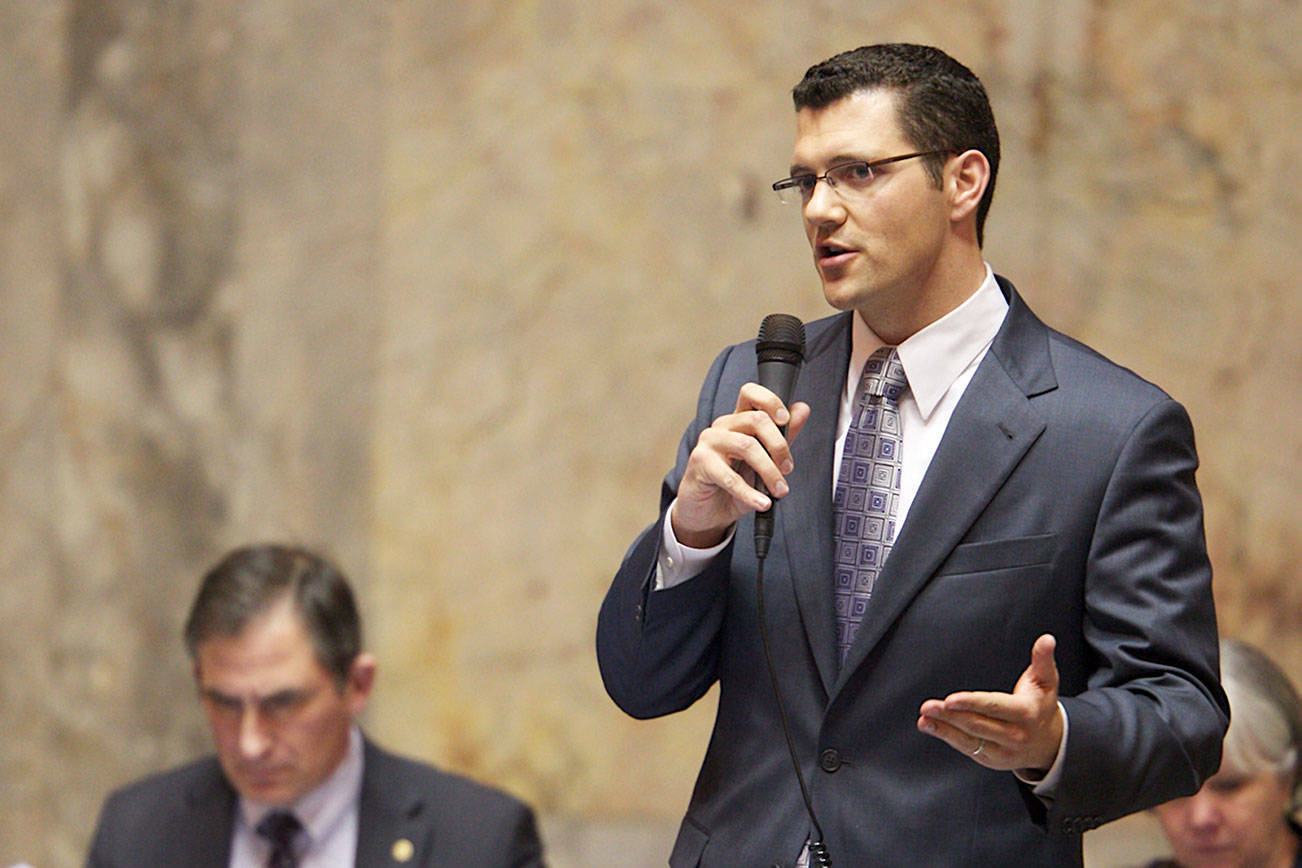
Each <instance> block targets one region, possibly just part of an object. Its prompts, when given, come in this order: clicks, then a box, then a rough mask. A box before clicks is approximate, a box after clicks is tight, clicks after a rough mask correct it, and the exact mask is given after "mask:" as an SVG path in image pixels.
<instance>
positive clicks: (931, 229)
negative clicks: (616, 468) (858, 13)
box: [597, 45, 1227, 866]
mask: <svg viewBox="0 0 1302 868" xmlns="http://www.w3.org/2000/svg"><path fill="white" fill-rule="evenodd" d="M794 98H795V103H796V139H795V147H794V156H793V159H792V167H791V177H790V178H786V179H783V180H782V181H779V182H777V183H776V184H774V189H775V190H777V191H778V192H779V194H780V195H781V196H782V197H783V198H784V201H790V203H791V204H793V205H795V206H797V207H798V208H799V209H800V213H801V214H802V215H803V219H804V227H805V231H806V234H807V236H808V239H809V242H810V246H811V248H812V250H813V254H814V261H815V265H816V267H817V269H818V272H819V275H820V277H821V278H822V283H823V289H824V294H825V296H826V298H827V300H828V302H829V303H830V304H831V305H832V306H833V307H835V308H838V309H839V310H841V311H843V312H844V313H841V314H839V315H834V316H831V317H828V318H826V319H823V320H819V321H818V322H815V323H812V324H811V325H809V327H808V329H807V341H806V350H805V361H804V367H803V369H802V370H801V372H800V375H799V378H798V380H797V382H796V385H795V389H794V394H793V395H792V400H791V402H790V405H789V406H787V405H785V404H784V403H783V401H782V400H780V399H779V397H778V396H777V395H775V394H774V393H773V392H771V391H769V390H768V389H765V388H763V387H761V386H759V385H757V384H756V383H755V382H754V380H755V379H756V359H755V347H754V345H753V343H746V344H741V345H738V346H735V347H731V348H729V349H727V350H725V351H724V352H723V353H722V354H721V355H720V356H719V357H718V359H717V360H716V361H715V363H714V365H713V367H712V368H711V370H710V372H709V374H708V376H707V378H706V381H705V384H704V386H703V388H702V390H701V394H700V398H699V402H698V405H697V414H696V418H695V419H694V420H693V421H692V422H691V424H690V425H689V426H688V428H687V431H686V433H685V435H684V437H683V440H682V443H681V445H680V449H679V454H678V460H677V463H676V466H675V467H674V469H673V470H672V471H671V472H670V473H669V475H668V476H667V477H666V479H665V483H664V486H663V491H662V496H661V505H660V520H659V521H657V522H656V523H655V524H653V525H652V526H651V527H649V528H648V529H647V530H646V531H645V532H644V533H643V534H642V535H641V536H640V537H639V538H638V539H637V540H636V541H635V542H634V543H633V545H632V547H631V548H630V549H629V551H628V554H627V555H626V557H625V559H624V562H623V564H622V565H621V567H620V569H619V572H618V573H617V575H616V576H615V579H614V581H613V583H612V585H611V588H610V590H609V592H608V594H607V596H606V599H605V602H604V603H603V605H602V609H601V614H600V617H599V623H598V631H597V648H598V657H599V661H600V664H601V670H602V676H603V679H604V681H605V684H606V688H607V691H608V692H609V693H610V695H611V696H612V698H614V700H615V701H616V702H617V703H618V704H619V705H620V706H621V707H622V708H623V709H624V710H625V711H627V712H628V713H629V714H632V715H634V716H637V717H654V716H658V715H663V714H669V713H672V712H675V711H678V710H680V709H682V708H685V707H687V706H689V705H691V704H692V703H693V702H695V701H696V700H697V699H698V698H700V697H701V696H702V695H703V694H704V693H705V692H706V691H707V690H708V689H709V688H710V686H711V685H713V684H714V683H715V682H716V681H717V682H718V684H719V695H718V702H719V706H718V712H717V719H716V723H715V730H714V735H713V737H712V738H711V740H710V744H709V747H708V748H707V750H706V754H705V759H704V762H703V765H702V768H701V771H700V774H699V777H698V779H697V783H696V787H695V790H694V792H693V794H692V798H691V802H690V804H689V805H688V808H687V814H686V817H685V818H684V820H683V823H682V825H681V827H680V832H679V836H678V839H677V841H676V842H675V845H674V848H673V852H672V855H671V857H670V862H671V864H673V865H675V866H690V865H698V864H699V865H772V864H781V865H791V864H793V863H799V864H805V863H807V862H808V861H809V860H810V859H811V856H810V849H809V845H810V842H817V843H821V844H823V845H825V846H826V850H827V854H828V855H829V856H830V859H831V861H832V864H836V865H842V866H844V865H856V866H858V865H915V864H921V865H1015V864H1026V865H1052V864H1079V863H1080V861H1081V833H1082V832H1084V831H1085V830H1086V829H1089V828H1092V827H1094V826H1096V825H1098V824H1100V823H1103V822H1106V821H1108V820H1111V819H1113V818H1116V817H1119V816H1122V815H1124V814H1127V813H1131V812H1133V811H1137V810H1140V809H1143V808H1146V807H1148V806H1150V805H1154V804H1157V803H1159V802H1162V801H1164V800H1166V799H1169V798H1172V797H1173V796H1175V795H1177V794H1182V793H1191V792H1194V791H1195V790H1197V788H1198V786H1199V785H1200V783H1201V782H1202V781H1203V780H1204V779H1205V778H1206V777H1207V776H1208V775H1210V774H1212V773H1213V772H1214V771H1215V769H1216V767H1217V763H1218V761H1219V750H1220V740H1221V736H1222V735H1223V733H1224V730H1225V726H1226V720H1227V718H1226V704H1225V698H1224V695H1223V693H1222V692H1221V690H1220V686H1219V684H1218V675H1217V637H1216V620H1215V613H1214V610H1213V605H1212V597H1211V587H1210V582H1211V574H1210V567H1209V564H1208V561H1207V557H1206V553H1205V547H1204V540H1203V531H1202V507H1201V502H1200V499H1199V495H1198V491H1197V488H1196V485H1195V481H1194V471H1195V468H1196V465H1197V457H1196V454H1195V451H1194V444H1193V432H1192V429H1191V426H1190V423H1189V420H1188V417H1187V415H1186V413H1185V412H1184V410H1183V409H1182V408H1181V407H1180V406H1179V405H1178V404H1177V403H1175V402H1174V401H1173V400H1171V399H1170V398H1169V397H1168V396H1167V395H1166V394H1164V393H1163V392H1162V391H1160V390H1159V389H1158V388H1156V387H1155V386H1153V385H1151V384H1149V383H1146V382H1144V381H1143V380H1141V379H1140V378H1138V377H1137V376H1135V375H1134V374H1132V373H1130V372H1129V371H1126V370H1124V369H1122V368H1120V367H1118V366H1116V365H1114V364H1112V363H1111V362H1108V361H1107V360H1105V359H1103V358H1102V357H1100V356H1099V355H1098V354H1097V353H1094V352H1093V351H1091V350H1089V349H1088V348H1086V347H1084V346H1082V345H1080V344H1079V343H1076V342H1074V341H1072V340H1071V339H1069V338H1067V337H1065V336H1063V335H1061V334H1059V333H1058V332H1055V331H1053V330H1051V329H1049V328H1048V327H1047V326H1045V325H1044V324H1043V323H1042V322H1041V321H1040V320H1039V319H1037V318H1036V317H1035V315H1034V314H1032V313H1031V311H1030V310H1029V309H1028V308H1027V306H1026V304H1025V302H1024V301H1023V300H1022V298H1021V297H1020V296H1019V295H1018V294H1017V292H1016V290H1015V289H1014V288H1013V286H1012V284H1011V283H1009V282H1008V281H1007V280H1004V279H1003V278H996V277H995V275H994V274H993V272H992V271H991V270H990V269H989V267H988V266H987V265H986V263H985V261H984V258H983V256H982V253H981V242H982V232H983V226H984V220H985V215H986V211H987V210H988V208H989V204H990V199H991V194H992V191H993V187H994V181H995V174H996V171H997V167H998V160H999V142H998V134H997V132H996V128H995V123H994V118H993V115H992V113H991V111H990V106H989V102H988V99H987V97H986V94H985V91H984V88H983V87H982V86H981V84H980V82H979V81H978V80H977V78H976V77H975V76H974V75H973V74H972V73H971V72H970V71H969V70H968V69H967V68H966V67H964V66H962V65H961V64H959V63H957V62H956V61H954V60H953V59H952V58H950V57H948V56H947V55H945V54H944V53H943V52H941V51H939V50H936V49H931V48H926V47H922V46H913V45H877V46H868V47H865V48H861V49H857V50H855V51H851V52H846V53H845V54H842V55H838V56H837V57H834V58H831V59H830V60H828V61H825V62H823V63H821V64H818V65H816V66H814V67H812V68H811V69H810V70H809V71H808V72H807V73H806V76H805V78H804V80H802V81H801V83H800V84H798V85H797V87H796V88H795V90H794ZM784 425H785V426H787V427H786V429H785V433H784V431H783V429H782V428H781V427H780V426H784ZM843 442H844V443H847V444H852V445H848V446H846V447H845V450H844V452H843V451H842V443H843ZM869 459H870V461H869V463H866V464H865V463H864V462H865V460H869ZM873 462H881V463H873ZM882 468H885V470H884V471H883V470H882ZM757 479H758V480H762V481H763V483H764V485H765V487H766V489H767V491H769V492H773V497H772V498H770V497H769V496H768V495H766V494H765V492H764V490H761V489H760V488H759V487H757V485H756V480H757ZM856 486H858V488H856ZM856 491H857V494H856ZM772 500H777V501H778V506H777V509H776V528H775V531H774V534H773V539H772V548H771V550H770V551H769V552H768V555H767V558H766V559H764V560H763V561H761V560H760V559H759V558H758V557H757V555H756V552H755V550H754V548H753V546H752V541H751V535H752V530H753V523H754V521H753V517H754V513H755V511H756V510H763V509H765V508H767V507H768V506H769V505H770V503H771V502H772ZM762 567H766V570H764V569H762ZM765 572H766V573H767V575H764V573H765ZM761 576H762V577H763V578H762V581H763V587H764V599H765V601H766V602H765V607H764V608H761V607H760V605H759V595H758V594H757V588H758V582H759V580H760V577H761ZM762 623H763V625H765V626H766V627H767V631H768V637H767V642H766V641H765V640H764V639H763V637H762V636H761V626H762ZM766 644H767V645H770V646H771V647H772V657H773V670H774V671H773V674H772V680H771V676H770V673H769V672H768V671H767V669H766V664H765V645H766ZM774 683H776V685H777V690H776V692H775V689H774ZM779 699H780V700H781V701H782V702H784V703H785V716H786V718H787V720H786V721H785V722H784V720H783V716H784V715H783V713H782V711H781V710H780V707H779ZM784 728H787V729H788V731H789V735H788V737H787V738H784ZM788 738H789V740H790V752H789V751H788V745H787V739H788ZM793 762H794V763H795V764H796V765H797V766H798V768H799V769H800V772H801V775H802V777H803V781H804V783H803V784H801V783H799V782H798V780H797V777H796V775H795V772H794V770H793ZM802 788H803V789H807V791H808V797H809V809H807V808H806V806H805V805H804V804H802V802H803V799H802V795H801V790H802ZM811 815H812V817H813V818H816V819H811ZM820 830H821V832H820ZM820 838H821V841H820V840H819V839H820ZM818 856H819V849H818V848H817V847H815V848H813V864H818Z"/></svg>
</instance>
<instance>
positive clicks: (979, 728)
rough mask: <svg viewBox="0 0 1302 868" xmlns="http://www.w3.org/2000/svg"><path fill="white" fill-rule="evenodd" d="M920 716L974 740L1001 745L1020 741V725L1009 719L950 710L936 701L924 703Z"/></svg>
mask: <svg viewBox="0 0 1302 868" xmlns="http://www.w3.org/2000/svg"><path fill="white" fill-rule="evenodd" d="M931 703H934V704H931ZM918 715H919V717H920V718H923V719H926V720H931V721H935V722H937V723H940V724H944V725H946V726H950V727H953V728H954V729H957V730H959V731H961V732H964V733H966V734H967V735H969V736H971V737H973V738H984V739H988V740H990V741H998V742H1000V743H1001V744H1011V743H1016V742H1017V740H1018V736H1017V726H1018V723H1017V722H1016V721H1014V720H1010V719H1008V718H1007V717H1002V716H994V715H989V714H983V713H980V712H976V711H969V710H960V709H953V708H948V707H947V706H946V705H945V704H944V703H942V702H936V701H935V700H930V701H929V702H928V703H924V704H923V706H922V708H921V709H920V710H919V712H918Z"/></svg>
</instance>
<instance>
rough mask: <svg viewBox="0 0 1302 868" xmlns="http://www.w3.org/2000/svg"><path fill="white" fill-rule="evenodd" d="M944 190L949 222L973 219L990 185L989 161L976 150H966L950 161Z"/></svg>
mask: <svg viewBox="0 0 1302 868" xmlns="http://www.w3.org/2000/svg"><path fill="white" fill-rule="evenodd" d="M947 169H948V171H947V174H946V176H945V188H946V192H947V193H948V194H949V200H950V220H952V221H954V222H956V223H957V222H961V221H963V220H965V219H967V218H968V217H972V218H974V219H975V216H976V211H977V206H978V205H980V204H981V197H982V196H984V195H985V192H986V187H987V186H989V184H990V161H989V160H987V159H986V155H985V154H983V153H981V152H980V151H977V150H968V151H964V152H963V153H961V154H959V155H958V156H957V157H955V158H954V159H952V160H951V161H950V163H949V165H948V167H947Z"/></svg>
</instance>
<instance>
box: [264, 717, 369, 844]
mask: <svg viewBox="0 0 1302 868" xmlns="http://www.w3.org/2000/svg"><path fill="white" fill-rule="evenodd" d="M363 765H364V758H363V753H362V732H361V730H360V729H359V728H358V727H357V726H356V725H354V726H353V727H352V729H351V730H349V733H348V751H347V753H345V754H344V758H343V760H342V761H341V762H340V763H339V765H338V766H337V767H336V768H335V770H334V771H333V772H331V773H330V777H328V778H326V779H325V780H324V781H322V782H321V783H320V784H318V785H317V786H316V787H315V788H314V789H312V790H309V791H308V792H307V793H305V794H304V795H303V796H302V797H301V798H300V799H299V800H298V801H297V802H295V803H294V804H292V805H290V806H289V810H291V811H293V812H294V816H296V817H298V821H299V822H300V823H302V824H303V828H304V830H306V832H307V836H308V841H309V845H308V846H309V847H311V846H312V844H314V843H315V842H317V841H321V840H323V839H325V838H326V837H327V836H328V835H329V833H330V832H331V831H333V830H334V829H335V828H336V827H337V826H338V825H339V824H340V823H341V822H342V821H343V820H344V818H346V817H347V816H348V815H349V813H350V812H352V811H355V810H357V805H358V803H359V801H360V800H361V794H362V771H363ZM273 810H276V809H275V808H274V807H272V806H271V805H264V804H261V803H259V802H254V801H251V800H249V799H246V798H244V797H243V796H241V797H240V814H241V816H242V817H243V818H244V821H245V822H246V823H247V824H248V826H249V828H251V829H256V828H258V824H259V823H261V822H262V819H263V818H264V817H266V816H267V814H269V813H271V812H272V811H273Z"/></svg>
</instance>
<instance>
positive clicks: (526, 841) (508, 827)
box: [500, 804, 546, 868]
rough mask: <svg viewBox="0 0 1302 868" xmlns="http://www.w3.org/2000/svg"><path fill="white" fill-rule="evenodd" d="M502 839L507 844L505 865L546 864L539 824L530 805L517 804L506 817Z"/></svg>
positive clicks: (538, 867) (521, 867)
mask: <svg viewBox="0 0 1302 868" xmlns="http://www.w3.org/2000/svg"><path fill="white" fill-rule="evenodd" d="M500 840H501V841H503V842H504V843H505V845H506V855H505V857H504V861H503V862H502V864H503V865H509V866H511V868H542V866H543V865H544V864H546V863H544V862H543V847H542V840H541V839H540V838H539V837H538V825H537V823H536V822H535V821H534V815H533V811H532V809H530V808H529V806H528V805H524V804H517V805H516V806H515V809H514V810H513V811H512V812H511V813H510V815H508V816H507V817H505V818H504V821H503V824H502V835H501V837H500Z"/></svg>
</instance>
